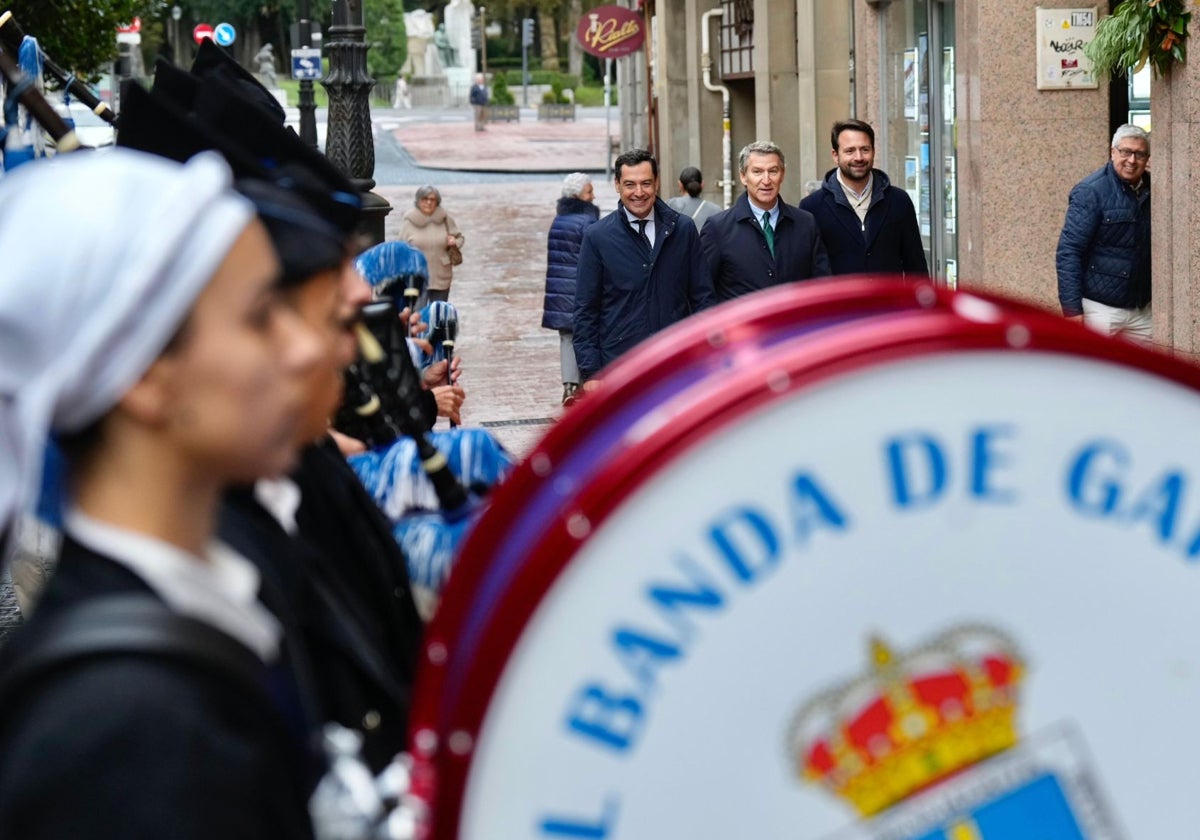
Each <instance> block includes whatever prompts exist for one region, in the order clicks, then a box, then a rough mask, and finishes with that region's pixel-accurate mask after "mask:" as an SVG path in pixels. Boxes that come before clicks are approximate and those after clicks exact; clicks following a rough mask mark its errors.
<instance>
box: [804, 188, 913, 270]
mask: <svg viewBox="0 0 1200 840" xmlns="http://www.w3.org/2000/svg"><path fill="white" fill-rule="evenodd" d="M871 174H872V177H873V179H874V181H873V184H872V187H871V203H870V205H868V207H867V215H866V219H865V221H863V222H860V221H859V219H858V213H856V212H854V208H853V207H851V206H850V202H849V200H847V198H846V191H845V190H844V189H842V184H841V182H840V181H838V179H837V169H836V168H835V169H831V170H829V171H828V172H826V173H825V183H824V184H822V185H821V189H819V190H817V191H816V192H814V193H812V194H811V195H809V196H807V197H805V199H804V200H803V201H801V202H800V207H801V208H802V209H804V210H807V211H808V212H809V213H812V214H813V217H814V218H815V219H816V220H817V226H818V227H819V228H820V230H821V239H822V240H823V241H824V242H825V250H826V251H828V252H829V264H830V266H832V268H833V273H834V274H905V275H908V276H910V277H928V276H929V264H928V263H927V262H925V248H924V247H923V246H922V245H921V229H920V228H919V227H917V213H916V211H915V210H914V209H913V203H912V199H911V198H909V197H908V193H906V192H905V191H904V190H901V189H897V188H896V187H893V186H892V184H891V181H889V180H888V176H887V174H886V173H884V172H881V171H880V170H878V169H872V170H871Z"/></svg>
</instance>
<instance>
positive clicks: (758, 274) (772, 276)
mask: <svg viewBox="0 0 1200 840" xmlns="http://www.w3.org/2000/svg"><path fill="white" fill-rule="evenodd" d="M738 171H739V173H740V177H741V180H742V185H743V186H745V188H746V191H745V192H744V193H742V195H740V196H738V200H737V201H736V202H734V205H733V206H732V207H730V208H729V209H728V210H723V211H722V212H720V213H718V214H716V215H715V216H712V217H711V218H709V220H708V221H707V222H705V223H704V229H703V230H702V231H700V246H701V248H702V249H703V252H704V260H705V263H706V265H707V267H708V271H709V273H710V278H711V283H712V286H713V290H714V292H715V293H716V296H717V300H732V299H733V298H735V297H739V296H740V295H744V294H748V293H750V292H756V291H758V290H759V289H766V288H768V287H770V286H776V285H779V284H780V283H791V282H794V281H797V280H807V279H809V278H811V277H823V276H825V275H827V274H829V273H830V269H829V258H828V256H827V255H826V253H825V246H824V244H823V243H822V242H821V236H820V233H819V231H818V229H817V223H816V220H815V219H813V217H812V214H811V213H809V212H808V211H807V210H801V209H800V208H798V207H793V206H792V205H790V204H788V203H787V202H785V201H784V200H783V199H782V198H781V197H780V195H779V188H780V185H781V184H782V183H783V176H784V171H785V170H784V160H783V151H782V150H780V148H779V146H777V145H776V144H774V143H772V142H770V141H765V140H758V141H755V142H753V143H750V144H749V145H747V146H746V147H745V148H743V149H742V151H741V153H740V154H739V155H738Z"/></svg>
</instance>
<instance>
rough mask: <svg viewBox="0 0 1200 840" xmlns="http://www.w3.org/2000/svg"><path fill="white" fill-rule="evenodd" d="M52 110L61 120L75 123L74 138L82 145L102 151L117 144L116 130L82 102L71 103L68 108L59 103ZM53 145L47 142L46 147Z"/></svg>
mask: <svg viewBox="0 0 1200 840" xmlns="http://www.w3.org/2000/svg"><path fill="white" fill-rule="evenodd" d="M54 110H55V111H57V112H58V115H59V116H60V117H62V118H63V119H65V120H73V121H74V122H75V136H76V137H78V138H79V142H80V143H82V144H83V145H85V146H91V147H92V148H93V149H102V148H104V147H105V146H112V145H114V144H115V143H116V142H117V131H116V129H115V128H113V127H112V126H111V125H109V124H108V123H106V122H105V121H104V120H102V119H100V118H99V117H98V116H96V115H95V114H94V113H93V112H92V109H91V108H89V107H88V106H86V105H84V104H83V103H82V102H75V101H72V102H71V105H70V107H69V108H67V107H65V106H63V104H62V103H61V102H60V103H58V104H56V105H55V106H54ZM53 144H54V141H53V140H50V141H48V145H51V146H52V145H53Z"/></svg>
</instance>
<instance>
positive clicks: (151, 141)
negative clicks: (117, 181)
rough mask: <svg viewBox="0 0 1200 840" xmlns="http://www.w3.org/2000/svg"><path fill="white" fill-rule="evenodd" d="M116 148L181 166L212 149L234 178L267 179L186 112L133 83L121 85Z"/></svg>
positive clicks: (237, 150) (239, 151)
mask: <svg viewBox="0 0 1200 840" xmlns="http://www.w3.org/2000/svg"><path fill="white" fill-rule="evenodd" d="M117 145H118V146H122V147H124V148H128V149H136V150H138V151H141V152H148V153H150V154H153V155H158V156H159V157H165V158H169V159H170V160H177V161H179V162H180V163H182V162H184V161H186V160H189V159H190V158H191V157H192V156H193V155H197V154H199V153H200V152H203V151H208V150H210V149H211V150H214V151H217V152H220V153H221V154H222V155H223V156H224V157H225V160H226V161H227V162H228V163H229V166H230V168H231V169H232V170H233V173H234V176H235V177H237V178H266V177H267V173H266V171H265V170H264V169H263V168H262V167H260V166H259V165H258V164H257V163H256V162H255V161H254V159H253V158H252V157H250V155H249V154H247V153H246V152H245V151H244V150H242V149H240V148H238V147H237V146H235V145H233V144H232V143H230V142H229V141H227V140H226V139H224V138H222V137H220V136H218V135H216V134H214V133H212V132H211V131H209V130H208V129H207V128H205V127H204V126H203V125H201V124H200V123H199V122H198V121H197V120H196V119H195V118H194V117H192V116H191V115H190V114H188V113H187V112H186V111H184V110H182V109H180V108H178V107H176V106H175V105H174V104H173V103H172V102H171V101H169V100H166V99H164V98H162V97H160V96H155V95H154V94H152V93H150V92H149V91H147V90H146V89H145V88H144V87H142V86H141V84H140V83H138V82H137V81H136V80H133V79H128V80H126V81H124V82H122V83H121V122H120V124H119V125H118V127H117Z"/></svg>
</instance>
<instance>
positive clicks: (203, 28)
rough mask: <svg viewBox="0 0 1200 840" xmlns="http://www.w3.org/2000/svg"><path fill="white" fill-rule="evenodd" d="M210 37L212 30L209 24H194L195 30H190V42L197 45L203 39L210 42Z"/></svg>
mask: <svg viewBox="0 0 1200 840" xmlns="http://www.w3.org/2000/svg"><path fill="white" fill-rule="evenodd" d="M212 37H213V28H212V25H211V24H208V23H198V24H196V28H195V29H193V30H192V40H193V41H195V42H196V43H197V44H199V43H200V42H201V41H203V40H204V39H205V38H208V39H209V40H210V41H211V40H212Z"/></svg>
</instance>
